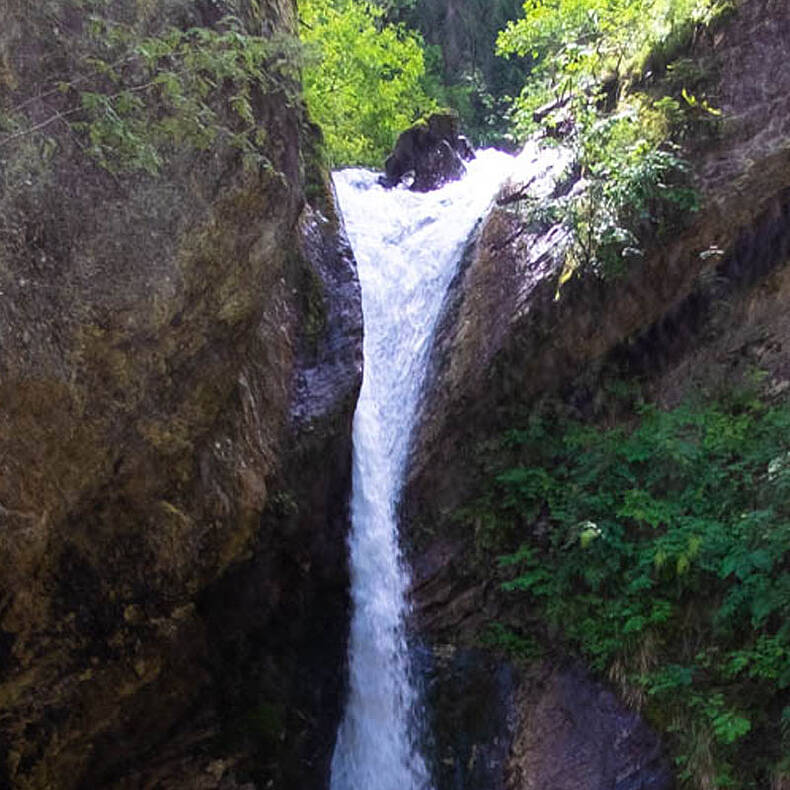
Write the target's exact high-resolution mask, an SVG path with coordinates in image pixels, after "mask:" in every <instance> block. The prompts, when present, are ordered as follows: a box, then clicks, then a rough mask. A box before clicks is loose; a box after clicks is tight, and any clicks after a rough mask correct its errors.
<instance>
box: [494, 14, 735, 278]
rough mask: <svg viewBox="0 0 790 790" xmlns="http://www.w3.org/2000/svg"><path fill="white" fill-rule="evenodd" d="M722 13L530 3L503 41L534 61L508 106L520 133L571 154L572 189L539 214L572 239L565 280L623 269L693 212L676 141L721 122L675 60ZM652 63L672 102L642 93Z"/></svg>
mask: <svg viewBox="0 0 790 790" xmlns="http://www.w3.org/2000/svg"><path fill="white" fill-rule="evenodd" d="M727 8H729V4H726V3H725V2H719V0H527V2H526V3H525V4H524V18H523V19H519V20H516V21H512V22H510V23H509V24H508V25H507V27H506V28H505V29H504V30H503V31H502V32H501V33H500V35H499V39H498V42H497V47H498V51H499V53H500V54H501V55H504V56H518V57H522V58H527V59H528V60H529V61H530V62H531V70H530V73H529V76H528V78H527V80H526V83H525V86H524V89H523V91H522V93H521V95H520V96H519V97H518V98H517V99H516V100H515V102H514V104H513V108H512V116H513V121H514V124H515V127H516V129H517V131H518V132H519V133H520V134H521V135H522V136H524V135H527V134H530V133H532V132H534V131H536V130H538V129H541V128H542V129H543V130H544V131H546V132H547V133H548V134H549V135H550V136H555V137H561V138H563V139H564V144H566V145H568V146H569V147H570V148H571V149H572V151H573V154H574V159H575V163H574V169H575V172H576V174H577V176H578V178H579V182H578V184H577V185H576V187H575V189H574V190H573V191H572V193H571V194H569V195H565V196H562V197H560V198H555V199H553V200H552V201H549V202H548V203H547V204H544V205H542V206H541V207H540V211H541V212H542V214H543V215H544V220H545V218H546V217H548V218H550V219H553V220H554V221H559V222H563V223H564V224H565V225H566V226H567V227H568V228H569V230H570V231H571V233H570V237H569V238H570V243H569V245H568V249H567V250H566V255H565V267H564V272H563V282H564V281H567V279H569V277H570V276H572V274H573V272H574V271H576V270H577V269H580V268H584V269H591V270H593V271H595V272H597V273H598V274H602V275H607V274H613V273H617V272H621V271H623V270H624V267H625V266H626V265H627V264H628V263H629V262H631V261H634V260H638V259H640V258H641V257H643V255H644V250H645V247H646V246H647V245H648V244H649V243H650V242H652V241H654V240H655V239H656V237H660V236H661V235H662V233H665V232H666V231H667V230H668V229H671V230H672V231H673V232H676V231H677V230H678V228H682V227H683V225H684V224H685V222H686V221H687V218H688V216H689V215H690V214H691V213H693V212H694V211H696V210H697V208H698V197H697V194H696V192H695V191H694V190H693V188H692V185H691V179H690V173H689V168H688V165H687V163H686V160H685V159H684V156H683V143H684V142H685V140H686V139H687V138H689V137H691V136H693V132H692V129H699V128H701V127H702V126H703V125H705V124H707V126H708V128H709V129H710V130H713V129H714V123H715V121H716V120H717V118H718V116H719V115H720V114H721V113H720V111H718V110H717V108H716V107H714V106H712V105H711V104H710V102H709V101H708V100H707V99H706V98H705V97H704V96H699V97H698V96H697V95H695V93H694V90H695V89H696V88H697V87H698V86H700V85H701V84H702V83H703V82H704V74H701V73H700V71H699V69H698V68H697V67H696V66H695V65H694V64H693V63H692V62H691V61H689V60H688V59H683V58H681V57H680V56H679V53H680V52H682V51H683V49H684V47H688V46H689V45H690V42H691V41H693V39H694V36H695V35H697V34H698V33H699V32H700V31H702V30H704V29H705V27H706V26H707V25H709V24H711V23H712V22H713V21H714V20H715V19H716V18H718V17H719V16H720V15H722V14H723V13H724V11H725V10H727ZM659 53H661V58H663V59H664V60H667V61H668V62H666V63H665V62H663V61H662V63H663V65H662V67H661V68H662V69H663V71H664V72H666V73H667V74H671V77H670V78H669V79H668V80H667V85H666V86H664V87H665V89H666V88H667V87H670V86H671V88H672V91H671V92H670V94H669V95H667V94H666V93H664V92H662V91H661V90H658V91H656V90H652V91H651V90H648V89H647V88H646V86H645V84H644V82H645V80H646V79H647V78H654V76H655V75H653V74H652V72H651V71H650V68H651V67H650V63H651V62H653V61H657V59H661V58H659ZM686 83H688V84H686ZM637 88H638V89H637ZM674 93H676V94H677V95H674Z"/></svg>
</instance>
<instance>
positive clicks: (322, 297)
mask: <svg viewBox="0 0 790 790" xmlns="http://www.w3.org/2000/svg"><path fill="white" fill-rule="evenodd" d="M259 5H260V10H258V9H259ZM102 12H103V13H105V14H108V15H109V16H111V17H112V16H113V15H117V17H116V18H118V19H123V20H124V21H126V22H128V23H130V24H134V25H137V26H138V28H139V29H140V30H142V31H143V32H145V33H149V34H154V33H156V32H157V31H160V30H162V29H164V27H165V26H167V25H173V26H175V27H180V28H182V29H186V28H187V27H190V26H193V25H200V24H203V25H212V24H216V23H217V22H218V20H219V19H220V18H221V17H222V16H224V15H225V14H226V13H234V14H236V15H238V16H239V17H240V18H241V19H242V20H243V21H244V24H245V25H246V27H247V29H248V30H249V31H250V32H251V33H255V34H264V35H269V34H273V33H276V34H278V35H285V36H289V35H293V34H294V31H295V6H294V4H293V3H292V2H291V0H270V2H266V3H262V4H257V3H247V2H238V3H235V2H227V3H208V2H206V3H204V2H197V3H193V2H180V1H177V0H161V2H153V3H135V2H131V0H130V1H129V2H125V1H121V0H118V2H114V3H110V4H109V5H108V6H106V7H103V9H102ZM87 14H88V9H87V8H86V7H83V6H78V5H76V4H71V3H58V2H53V3H48V4H43V5H40V6H38V5H37V6H35V7H30V6H29V4H27V3H20V2H17V0H2V2H0V16H2V18H3V26H2V29H1V30H0V108H1V109H2V110H3V111H4V112H8V111H10V110H12V109H13V110H14V112H16V113H17V114H19V113H22V115H23V116H24V118H25V119H26V123H28V124H30V127H31V128H32V127H33V126H35V125H38V124H40V123H42V122H44V121H48V120H49V119H52V118H55V117H56V116H57V114H58V113H59V112H62V110H63V106H62V105H61V104H60V102H61V101H63V98H62V97H61V96H60V95H59V93H58V92H54V93H50V92H48V91H47V90H45V89H46V88H49V87H50V86H51V84H52V81H53V80H79V72H78V71H75V70H74V69H76V68H78V67H79V66H80V65H84V64H80V63H79V62H78V61H76V60H75V59H74V58H73V57H72V54H73V49H74V46H73V45H74V42H75V41H78V40H79V37H80V35H81V33H82V31H83V30H84V26H85V25H86V24H87ZM296 93H298V86H296V85H292V86H291V87H290V88H289V87H288V86H287V85H285V84H284V85H282V86H281V89H279V90H274V91H273V92H272V93H270V94H266V95H263V94H256V95H253V96H252V98H251V103H252V109H253V112H254V115H255V123H256V126H257V127H258V128H260V129H263V130H265V133H266V138H265V139H266V143H265V155H266V158H267V159H268V162H269V164H270V167H268V168H258V169H250V168H249V167H244V165H243V162H242V158H241V156H240V154H239V152H238V151H237V150H235V149H234V148H233V147H232V146H230V145H227V144H224V143H222V142H221V141H218V142H217V143H216V144H215V145H213V146H212V147H210V148H209V149H208V150H205V151H200V150H195V149H190V148H189V147H187V146H184V147H182V148H175V149H171V150H169V151H168V152H167V154H166V156H165V157H164V160H163V165H162V168H161V172H160V173H159V174H158V175H155V176H151V175H146V174H134V175H123V174H116V175H113V174H111V173H109V172H107V171H106V170H103V169H101V168H99V167H98V166H97V165H96V163H95V161H94V160H93V159H92V158H90V157H89V156H87V155H86V151H85V150H84V144H83V143H82V141H81V140H80V138H79V136H78V135H76V134H75V133H74V130H73V129H70V128H69V127H68V125H67V124H65V123H60V122H51V123H48V126H47V134H48V136H49V138H50V139H51V143H48V142H46V141H43V142H42V140H41V139H40V138H39V137H36V136H22V137H20V138H19V139H18V140H15V141H13V142H11V143H6V141H3V144H2V146H0V175H2V180H0V207H1V208H2V211H0V558H2V559H1V560H0V786H11V787H25V788H44V787H47V788H70V787H77V786H83V787H99V786H105V785H110V784H113V785H117V786H119V787H149V786H150V787H153V786H156V787H173V788H175V787H190V788H198V787H232V786H235V784H234V782H235V779H234V778H233V776H234V774H235V775H236V776H237V777H240V776H242V775H248V776H255V777H256V778H257V779H259V780H261V781H263V782H265V781H268V780H269V778H270V777H276V778H281V777H282V776H283V775H286V776H287V777H290V779H289V780H282V781H283V782H284V783H283V784H280V785H278V786H284V787H288V786H290V787H310V786H316V787H318V786H321V783H322V782H323V781H324V779H325V776H324V774H325V770H324V769H325V764H326V762H327V760H328V759H329V757H328V755H329V750H330V749H331V737H332V734H333V733H334V726H335V720H336V719H337V718H338V717H339V713H340V711H339V693H340V688H339V683H340V680H339V678H338V677H337V675H336V674H330V673H328V672H327V671H326V670H325V669H324V670H323V671H318V672H316V673H315V679H314V685H313V686H311V687H309V688H308V687H307V684H306V678H307V677H308V676H309V677H313V672H314V670H315V668H316V666H317V665H318V664H320V662H319V661H318V659H317V656H316V646H317V645H318V646H319V648H320V649H322V650H325V651H326V654H327V656H329V659H328V660H330V661H331V662H332V663H333V665H334V666H339V663H338V664H334V662H335V661H336V660H337V658H338V656H342V655H343V653H344V640H345V630H346V626H345V617H346V568H345V557H344V551H343V545H344V543H343V538H344V535H345V529H346V514H345V501H346V496H347V488H348V474H349V473H348V469H349V464H350V421H351V414H352V411H353V404H354V401H355V398H356V393H357V389H358V387H359V382H360V370H361V312H360V306H359V294H358V286H357V282H356V275H355V271H354V265H353V260H352V258H351V254H350V250H349V248H348V244H347V242H346V241H345V237H344V234H343V231H342V227H341V226H340V223H339V222H338V220H337V217H336V216H335V215H334V209H333V204H332V197H331V194H330V191H329V189H328V186H327V184H326V183H325V180H324V179H325V178H326V176H325V174H322V173H321V172H320V168H319V166H318V165H317V162H318V154H317V147H316V146H317V141H316V139H315V132H314V131H313V130H312V129H311V128H310V126H309V124H308V123H307V121H306V119H305V118H304V115H303V111H302V109H301V105H300V104H299V102H298V101H294V98H293V97H294V95H296ZM42 145H44V146H47V147H50V148H52V150H51V151H50V155H49V157H48V158H47V157H45V156H43V155H42V148H41V146H42ZM53 146H54V147H53ZM53 152H54V153H53ZM306 183H309V184H310V185H311V195H312V197H313V201H312V202H313V204H314V205H313V206H312V207H311V206H308V205H307V204H306V203H305V184H306ZM323 612H326V618H325V619H324V617H323V616H322V613H323ZM248 677H249V678H250V681H249V684H248V685H246V686H244V689H243V691H242V690H241V685H242V684H243V683H244V682H246V679H247V678H248ZM262 677H263V678H264V679H261V678H262ZM275 763H276V765H275ZM295 773H298V774H299V775H300V777H301V778H300V780H299V781H296V780H294V779H293V776H294V774H295ZM287 781H290V782H291V783H290V784H288V783H287Z"/></svg>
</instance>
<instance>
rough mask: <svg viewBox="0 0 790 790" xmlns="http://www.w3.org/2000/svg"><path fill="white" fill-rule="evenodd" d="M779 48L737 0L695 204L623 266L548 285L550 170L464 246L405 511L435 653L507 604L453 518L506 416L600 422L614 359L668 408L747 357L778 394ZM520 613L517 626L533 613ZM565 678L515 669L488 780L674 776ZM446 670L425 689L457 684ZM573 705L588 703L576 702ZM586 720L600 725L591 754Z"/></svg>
mask: <svg viewBox="0 0 790 790" xmlns="http://www.w3.org/2000/svg"><path fill="white" fill-rule="evenodd" d="M789 45H790V20H789V19H788V17H787V14H786V7H785V4H784V3H776V2H772V0H749V2H744V3H742V4H739V7H738V12H737V14H736V15H735V16H734V18H733V19H732V22H731V23H730V24H729V25H728V26H727V27H725V28H724V29H723V30H721V31H720V32H718V33H717V35H716V37H715V39H714V40H713V41H710V42H707V43H700V46H703V47H705V48H706V49H705V55H706V56H708V57H710V58H712V59H714V60H715V62H716V64H717V70H718V80H719V83H718V85H719V87H718V90H717V93H716V96H715V100H714V103H715V104H716V106H718V107H720V108H721V109H722V110H723V114H724V118H725V119H726V120H725V121H724V125H723V132H722V137H721V140H720V141H719V142H718V143H717V144H716V146H712V147H711V148H710V149H709V150H708V151H706V152H703V153H702V154H701V155H700V156H699V161H698V162H696V163H695V167H696V172H697V176H698V183H699V185H700V188H701V190H702V192H703V197H704V209H703V210H702V211H701V212H700V213H699V214H698V215H697V216H696V217H695V219H694V221H693V222H692V223H691V224H690V226H689V227H688V228H687V229H686V230H685V231H683V232H682V233H680V234H678V235H677V237H675V238H673V239H671V240H669V241H667V242H665V243H664V244H663V245H661V246H660V247H659V248H657V249H654V250H652V252H651V253H650V254H649V255H648V256H647V257H646V259H645V260H644V261H643V262H641V263H639V264H635V265H633V266H631V267H630V268H629V270H628V272H627V273H626V274H625V275H624V276H623V277H621V278H619V279H616V280H607V281H604V280H601V279H598V278H596V277H595V276H594V275H589V274H588V275H580V276H576V277H574V278H573V279H571V280H570V281H569V282H567V283H564V284H563V285H562V286H561V288H560V289H559V296H558V284H559V275H560V262H559V261H558V260H557V259H556V256H555V252H554V250H555V248H556V246H557V242H558V241H560V240H561V237H562V230H561V229H560V228H554V229H552V230H550V231H548V232H547V231H546V229H545V228H541V229H538V228H531V227H530V226H529V224H528V223H527V222H526V221H525V214H524V213H523V212H522V210H521V209H520V208H519V206H520V205H521V197H523V196H524V195H525V194H527V193H528V192H529V190H533V193H535V194H540V193H541V190H544V189H545V188H546V185H545V183H544V179H543V177H539V178H537V179H536V180H535V181H534V183H531V184H527V183H525V182H524V180H520V179H519V177H518V176H517V177H515V178H514V180H513V183H511V184H509V185H507V186H506V187H505V188H504V189H503V191H502V194H501V195H500V199H499V201H498V205H497V206H496V207H495V208H494V209H493V210H492V211H491V213H490V214H489V216H488V217H487V218H486V220H485V221H484V222H483V223H482V225H481V227H480V228H479V229H478V231H477V233H476V234H475V236H474V238H473V239H472V241H471V242H470V245H469V248H468V249H467V251H466V254H465V257H464V260H463V263H462V266H461V270H460V272H459V274H458V276H457V278H456V281H455V282H454V284H453V286H452V288H451V292H450V294H449V295H448V298H447V302H446V305H445V311H444V316H443V318H442V319H441V322H440V326H439V329H438V333H437V338H436V343H435V349H434V357H433V370H432V372H431V374H430V378H429V382H428V385H427V386H426V390H425V391H426V393H430V397H426V398H425V400H424V403H423V406H422V416H421V421H420V424H419V428H418V431H417V435H416V438H415V441H414V446H413V452H412V460H411V466H410V473H409V480H408V484H407V488H406V492H405V496H404V503H403V512H404V518H405V525H406V526H405V531H406V534H407V535H408V541H409V542H410V544H411V545H412V546H413V555H414V564H415V569H416V580H415V589H414V598H415V618H416V622H417V623H418V626H419V627H420V630H421V635H422V638H423V639H424V640H425V641H426V642H427V644H428V645H429V646H430V647H431V648H432V649H433V651H434V653H436V655H439V656H441V655H445V654H446V653H447V651H451V652H452V651H459V650H463V649H466V648H467V647H468V646H470V645H472V644H474V642H475V640H476V639H477V638H479V627H480V625H481V623H483V622H486V621H490V620H504V621H505V622H507V617H508V616H509V615H513V614H514V613H512V612H511V613H508V612H506V611H503V610H502V608H501V604H500V601H499V599H498V596H497V595H495V594H494V591H493V590H492V589H489V587H487V586H486V584H485V583H484V582H483V581H482V579H484V578H490V576H491V573H490V569H489V573H488V576H486V575H485V572H483V573H481V572H480V570H479V569H478V570H477V571H476V570H475V562H476V559H475V555H474V550H473V548H472V536H470V535H469V534H468V533H466V532H465V531H464V530H463V529H462V528H461V527H460V526H459V525H458V523H457V522H456V521H454V520H453V518H452V513H453V511H454V510H455V509H456V508H457V507H458V506H459V505H460V504H461V503H462V502H463V501H464V499H465V497H467V496H468V495H469V492H470V491H473V490H474V487H475V484H476V480H479V479H480V478H481V477H482V476H484V475H485V474H486V470H485V469H484V468H482V467H481V462H480V460H479V457H478V456H479V455H480V454H479V452H478V449H479V447H480V443H481V442H484V441H485V440H486V438H488V437H490V436H492V435H494V434H495V433H496V432H497V431H498V430H501V429H502V428H503V427H507V426H508V425H510V424H512V421H513V419H514V416H515V415H519V414H521V415H522V416H523V414H524V413H525V412H526V411H527V410H528V409H529V407H530V405H531V404H533V403H534V402H535V401H536V400H537V399H538V398H539V397H541V396H542V395H543V394H546V393H551V394H552V395H554V396H556V397H559V398H561V399H563V400H564V401H565V402H566V403H570V404H572V405H573V406H574V408H576V409H577V410H578V411H579V412H580V413H582V414H585V415H589V416H591V417H595V416H596V415H604V416H605V414H606V411H605V409H606V404H605V395H604V393H603V392H602V391H601V390H600V389H599V387H598V385H597V383H596V382H597V381H598V380H599V378H600V376H599V374H600V372H601V371H602V370H604V369H606V368H607V367H609V366H615V367H616V368H617V370H618V371H619V372H620V373H621V374H622V375H625V376H639V377H640V381H641V382H643V385H644V386H645V387H646V390H645V391H646V393H647V395H649V396H650V397H651V399H653V400H655V401H656V402H658V403H664V404H674V403H676V402H677V401H678V400H679V399H680V398H681V397H682V396H683V394H684V393H685V392H687V391H688V390H689V388H690V387H691V386H692V385H693V384H695V383H696V384H702V385H703V386H705V387H708V388H709V389H715V387H716V386H719V387H720V386H722V384H721V383H722V382H725V384H724V386H725V387H726V386H731V385H732V384H733V383H734V382H735V381H737V380H739V379H740V378H741V377H742V376H744V377H745V376H747V375H748V371H749V368H750V366H752V368H753V366H754V365H755V364H758V365H759V367H760V368H761V369H763V370H764V371H766V372H767V374H768V376H767V379H766V382H765V386H766V388H767V392H768V393H769V394H770V393H775V394H779V393H782V392H784V391H786V389H787V388H788V386H790V384H788V381H790V373H789V371H790V358H788V354H787V349H788V348H790V345H788V344H789V343H790V326H789V325H788V321H787V315H788V304H790V274H788V271H789V270H790V267H788V266H787V263H788V254H789V253H790V204H789V202H788V201H789V199H790V167H788V164H790V125H789V124H788V113H787V111H786V109H787V105H788V103H790V68H788V67H787V64H786V63H785V62H784V61H781V62H779V61H776V60H775V59H774V58H773V57H772V56H771V54H770V52H769V53H767V56H766V53H765V49H764V48H765V47H766V46H768V47H769V48H770V50H771V52H775V53H778V51H779V49H781V48H782V47H786V46H789ZM774 48H775V49H774ZM431 558H434V559H433V560H432V559H431ZM518 617H519V618H521V619H520V622H521V624H522V626H523V625H524V622H525V618H526V619H527V620H528V618H529V613H528V612H527V613H525V612H523V611H522V612H518ZM480 660H481V661H489V662H490V661H491V660H493V659H492V654H490V653H488V654H486V656H484V657H483V658H481V659H480ZM558 663H559V665H560V666H564V663H563V657H562V656H559V657H558ZM575 672H576V671H575V670H572V671H571V672H570V674H569V673H568V672H566V671H564V670H562V671H559V670H558V671H549V670H545V671H544V675H543V676H542V677H543V679H542V680H541V681H540V683H539V684H538V685H537V686H535V685H534V684H533V681H532V680H530V678H529V676H528V675H525V676H522V677H520V678H518V677H517V678H516V680H515V681H514V689H515V691H514V692H513V695H512V696H511V697H510V698H509V700H508V701H506V702H504V703H502V704H500V703H497V709H499V710H500V711H502V715H503V716H504V715H507V712H508V711H512V710H515V711H516V713H517V717H516V719H515V720H514V723H512V725H511V728H510V729H508V728H504V729H503V728H502V727H501V726H499V727H497V726H492V727H489V729H488V735H485V737H483V738H482V740H481V741H480V743H479V744H478V751H479V750H481V749H482V750H485V749H491V748H492V745H493V744H494V742H495V738H501V737H502V732H505V733H506V734H507V737H508V738H510V739H511V740H510V741H509V744H508V747H507V748H508V752H509V757H508V760H507V763H508V765H507V767H506V768H505V769H504V774H499V775H498V776H499V778H497V779H489V781H490V782H491V784H490V786H492V787H496V786H498V785H497V783H496V782H499V781H502V782H504V783H505V786H506V787H508V788H510V789H511V790H524V788H533V787H534V788H537V787H552V788H561V787H568V788H571V787H602V788H603V787H607V788H610V787H617V788H620V787H622V788H632V787H633V788H638V787H655V788H658V787H670V786H671V777H669V776H668V775H667V773H666V770H665V768H664V767H663V764H662V763H661V760H660V759H659V758H658V756H657V755H658V752H657V751H656V750H657V748H658V747H657V740H656V738H655V736H654V735H652V734H650V732H649V730H647V729H646V728H645V727H644V725H643V724H641V723H639V722H638V721H637V720H636V719H629V718H628V716H629V714H628V713H627V711H626V710H625V708H623V707H621V705H620V703H617V702H616V701H615V700H614V698H613V697H611V695H610V692H608V691H606V690H605V689H604V688H603V687H601V686H596V684H595V682H594V681H592V680H590V679H589V678H587V679H585V678H586V676H584V675H583V674H582V675H578V674H575ZM453 673H454V670H453V669H452V667H448V668H447V670H446V671H444V672H439V674H438V676H437V678H435V679H434V681H433V682H434V683H435V684H439V685H441V684H448V687H452V684H453V683H454V682H456V681H454V680H453ZM607 695H609V696H607ZM577 699H578V700H588V701H589V705H588V706H586V710H587V712H586V713H582V710H581V709H576V708H575V707H574V704H575V701H576V700H577ZM572 703H574V704H572ZM484 706H485V702H484V700H480V701H479V707H478V710H479V711H480V715H482V711H483V710H484ZM574 711H575V712H574ZM618 731H621V732H624V733H628V734H627V735H626V736H624V740H622V741H618V740H617V739H616V738H615V737H614V735H613V733H615V732H618ZM593 732H608V733H612V736H611V737H610V738H609V739H608V741H607V742H608V743H609V744H610V746H609V748H607V749H604V750H603V752H604V754H605V755H606V759H605V760H603V761H602V758H601V749H602V748H603V745H604V742H603V741H602V742H597V741H596V740H595V738H594V737H592V736H591V735H590V733H593ZM494 733H497V734H496V736H494ZM585 734H586V735H585ZM583 736H584V737H583ZM464 737H465V735H464V731H463V729H462V730H461V731H459V733H458V734H457V740H458V741H461V740H463V738H464ZM475 737H477V736H475ZM611 744H614V745H613V746H612V745H611ZM503 776H504V778H502V777H503ZM618 782H619V784H618ZM448 786H452V785H449V784H448Z"/></svg>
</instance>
